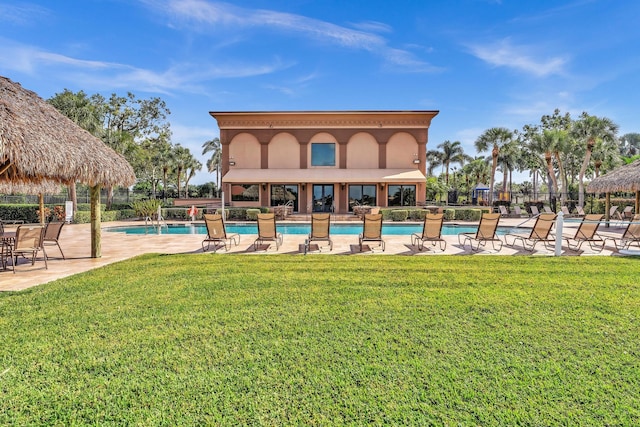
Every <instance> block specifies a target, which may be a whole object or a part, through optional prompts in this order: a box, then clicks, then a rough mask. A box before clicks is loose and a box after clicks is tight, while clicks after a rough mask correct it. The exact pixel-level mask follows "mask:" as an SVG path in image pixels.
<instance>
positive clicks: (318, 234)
mask: <svg viewBox="0 0 640 427" xmlns="http://www.w3.org/2000/svg"><path fill="white" fill-rule="evenodd" d="M311 242H327V243H329V250H330V251H332V250H333V241H332V240H331V214H329V213H315V214H311V233H309V236H308V237H307V240H306V241H305V242H304V253H305V254H306V253H307V252H308V251H309V246H310V245H311ZM318 250H320V246H318Z"/></svg>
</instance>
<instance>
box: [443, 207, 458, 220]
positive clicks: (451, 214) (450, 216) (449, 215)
mask: <svg viewBox="0 0 640 427" xmlns="http://www.w3.org/2000/svg"><path fill="white" fill-rule="evenodd" d="M444 219H445V221H453V220H454V219H456V210H455V209H445V210H444Z"/></svg>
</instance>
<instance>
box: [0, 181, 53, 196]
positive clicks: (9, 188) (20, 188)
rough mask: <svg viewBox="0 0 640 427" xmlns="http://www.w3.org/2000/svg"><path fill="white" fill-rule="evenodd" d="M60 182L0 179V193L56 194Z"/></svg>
mask: <svg viewBox="0 0 640 427" xmlns="http://www.w3.org/2000/svg"><path fill="white" fill-rule="evenodd" d="M59 192H60V184H58V183H55V182H52V181H41V182H39V183H37V184H36V183H27V182H11V181H0V194H58V193H59Z"/></svg>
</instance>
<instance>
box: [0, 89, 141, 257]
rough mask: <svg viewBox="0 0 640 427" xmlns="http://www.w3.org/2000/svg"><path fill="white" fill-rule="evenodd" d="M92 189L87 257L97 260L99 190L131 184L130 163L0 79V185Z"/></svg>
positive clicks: (27, 92)
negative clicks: (50, 184) (49, 184)
mask: <svg viewBox="0 0 640 427" xmlns="http://www.w3.org/2000/svg"><path fill="white" fill-rule="evenodd" d="M45 181H49V182H57V183H63V184H68V183H71V182H82V183H85V184H88V185H89V186H90V187H91V205H92V207H91V209H92V215H91V218H92V220H91V256H92V257H93V258H97V257H100V216H99V214H100V188H101V187H102V186H109V185H118V184H121V185H130V184H133V182H134V181H135V175H134V173H133V168H132V167H131V165H129V163H128V162H127V161H126V160H125V159H124V157H122V156H121V155H119V154H117V153H116V152H115V151H113V150H112V149H111V148H109V147H107V146H106V145H105V144H104V143H103V142H102V141H100V139H98V138H96V137H95V136H93V135H91V134H90V133H89V132H87V131H86V130H84V129H82V128H81V127H80V126H78V125H77V124H75V123H74V122H73V121H71V120H70V119H69V118H67V117H66V116H64V115H63V114H61V113H60V112H59V111H58V110H56V109H55V107H53V106H52V105H51V104H49V103H47V102H46V101H45V100H44V99H42V98H41V97H39V96H38V95H37V94H36V93H34V92H32V91H30V90H27V89H24V88H23V87H22V86H20V84H18V83H15V82H13V81H11V80H10V79H8V78H6V77H2V76H0V182H8V183H35V184H39V183H42V182H45Z"/></svg>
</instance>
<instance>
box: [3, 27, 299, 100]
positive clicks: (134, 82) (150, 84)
mask: <svg viewBox="0 0 640 427" xmlns="http://www.w3.org/2000/svg"><path fill="white" fill-rule="evenodd" d="M0 64H1V65H0V70H10V71H17V72H23V73H27V74H36V73H46V74H49V75H56V76H57V78H59V79H60V80H62V81H64V80H67V81H72V82H73V83H75V84H78V85H82V86H87V87H90V88H100V89H101V90H102V89H104V88H126V89H130V88H132V87H134V88H136V89H137V90H141V91H147V92H158V93H165V94H166V93H171V92H172V91H175V90H180V91H186V92H199V91H201V90H202V88H201V87H200V84H201V83H203V82H206V81H209V80H215V79H221V78H237V77H248V76H256V75H264V74H269V73H273V72H274V71H276V70H280V69H283V68H286V67H289V66H290V65H289V64H283V63H281V62H280V61H279V60H278V59H275V60H274V61H273V63H271V64H226V65H208V64H203V63H198V64H177V65H174V66H172V67H169V68H167V69H166V70H161V71H154V70H150V69H145V68H137V67H134V66H131V65H127V64H119V63H113V62H104V61H94V60H85V59H78V58H72V57H69V56H66V55H61V54H58V53H53V52H47V51H44V50H41V49H39V48H37V47H33V46H28V45H23V44H19V43H15V42H13V41H11V40H6V39H1V38H0Z"/></svg>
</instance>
